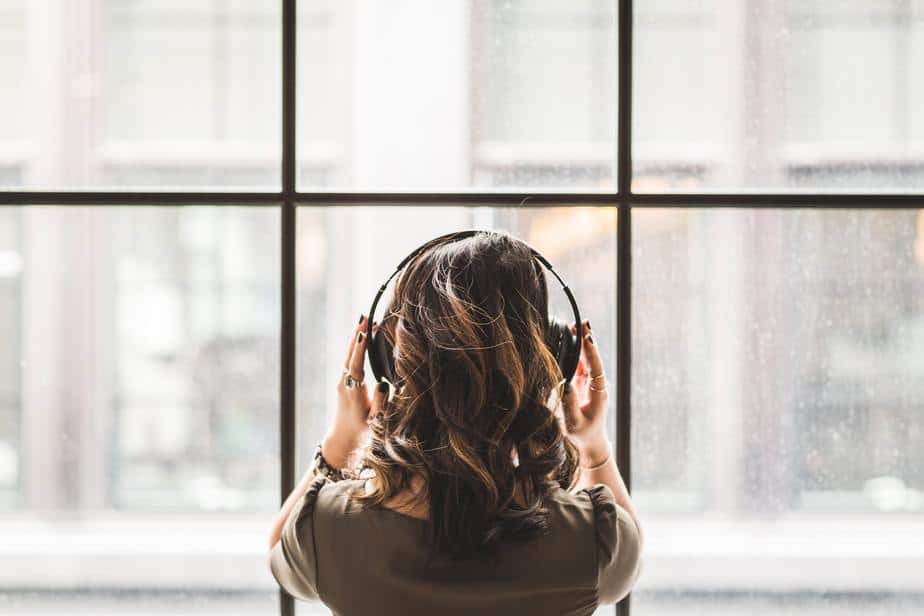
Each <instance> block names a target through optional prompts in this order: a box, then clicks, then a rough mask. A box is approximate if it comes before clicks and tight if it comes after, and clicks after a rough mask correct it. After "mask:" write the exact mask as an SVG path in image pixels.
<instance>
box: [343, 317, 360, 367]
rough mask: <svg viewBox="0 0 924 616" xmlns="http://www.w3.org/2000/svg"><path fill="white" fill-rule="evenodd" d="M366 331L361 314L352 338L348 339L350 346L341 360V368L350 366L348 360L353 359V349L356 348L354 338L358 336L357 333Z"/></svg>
mask: <svg viewBox="0 0 924 616" xmlns="http://www.w3.org/2000/svg"><path fill="white" fill-rule="evenodd" d="M364 329H366V315H364V314H362V315H360V316H359V323H358V324H357V325H356V327H355V328H354V329H353V337H352V338H350V345H349V347H348V348H347V355H346V358H344V360H343V367H344V368H346V367H347V366H349V365H350V360H351V359H352V357H353V347H355V346H356V338H357V336H359V332H361V331H362V330H364Z"/></svg>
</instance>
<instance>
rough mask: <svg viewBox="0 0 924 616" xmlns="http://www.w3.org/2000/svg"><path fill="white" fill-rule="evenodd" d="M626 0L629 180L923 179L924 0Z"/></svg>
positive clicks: (826, 185)
mask: <svg viewBox="0 0 924 616" xmlns="http://www.w3.org/2000/svg"><path fill="white" fill-rule="evenodd" d="M635 9H636V17H635V38H634V40H635V44H636V47H635V71H634V73H633V76H634V79H635V83H634V88H635V89H634V94H635V105H634V108H633V109H634V118H633V120H634V130H633V138H634V140H635V143H634V146H633V167H634V175H633V188H634V189H635V190H636V191H638V192H657V191H688V192H695V191H698V190H730V189H743V190H807V191H829V190H833V191H838V190H846V191H857V190H882V191H889V190H894V189H904V190H914V191H920V190H922V189H924V87H922V84H921V79H919V78H917V77H918V76H919V75H921V74H922V72H924V0H906V1H901V2H857V1H853V0H834V1H831V0H824V1H822V0H811V1H806V0H786V1H780V2H756V1H755V2H738V1H737V0H722V1H720V2H704V1H703V0H693V1H690V0H684V1H680V0H648V1H646V2H638V3H636V4H635Z"/></svg>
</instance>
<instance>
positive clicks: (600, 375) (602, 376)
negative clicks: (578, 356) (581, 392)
mask: <svg viewBox="0 0 924 616" xmlns="http://www.w3.org/2000/svg"><path fill="white" fill-rule="evenodd" d="M588 376H590V375H588ZM604 378H606V374H598V375H597V376H591V377H590V380H591V381H593V380H594V379H604Z"/></svg>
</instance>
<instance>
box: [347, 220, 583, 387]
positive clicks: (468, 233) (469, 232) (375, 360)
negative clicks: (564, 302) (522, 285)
mask: <svg viewBox="0 0 924 616" xmlns="http://www.w3.org/2000/svg"><path fill="white" fill-rule="evenodd" d="M478 233H491V231H489V230H486V229H466V230H463V231H453V232H450V233H445V234H443V235H440V236H437V237H435V238H433V239H431V240H428V241H426V242H424V243H423V244H421V245H420V246H418V247H417V248H415V249H414V250H412V251H411V253H410V254H408V255H407V256H406V257H404V259H402V260H401V263H399V264H398V267H396V268H395V271H394V272H392V273H391V275H390V276H389V277H388V278H387V279H386V280H385V282H384V283H382V286H380V287H379V290H378V292H377V293H376V294H375V299H373V300H372V306H371V307H370V308H369V313H368V316H367V317H366V333H365V336H366V341H367V344H366V350H367V351H368V353H369V364H370V365H371V366H372V373H373V375H374V376H375V379H376V381H382V380H385V379H383V378H382V375H383V374H385V371H384V369H383V368H382V359H381V358H380V357H379V356H378V352H377V349H375V347H374V345H372V344H368V342H369V341H370V340H372V321H373V316H374V315H375V308H376V306H377V305H378V303H379V298H381V297H382V294H383V293H384V292H385V288H386V287H387V286H388V283H389V282H391V279H392V278H394V277H395V276H396V275H397V274H398V272H400V271H401V270H402V269H404V267H405V266H406V265H407V264H408V263H409V262H410V261H411V260H412V259H414V257H416V256H417V255H419V254H420V253H421V252H422V251H423V250H425V249H426V248H428V247H430V246H433V245H435V244H439V243H442V242H444V241H446V240H457V239H465V238H467V237H472V236H474V235H476V234H478ZM514 239H516V240H517V241H518V242H520V243H521V244H523V245H524V246H526V247H527V248H529V250H530V252H531V253H532V256H533V258H535V259H536V260H538V261H539V262H540V263H541V264H542V265H543V266H544V267H545V268H546V269H547V270H548V271H549V272H551V273H552V275H553V276H555V278H556V279H557V280H558V283H559V284H560V285H561V288H562V291H564V292H565V295H566V296H567V297H568V301H569V303H570V304H571V310H572V312H574V322H575V323H576V324H577V325H576V327H577V332H576V336H577V341H578V348H580V345H581V344H582V341H583V324H582V322H581V313H580V311H579V310H578V305H577V302H576V301H575V300H574V295H573V294H572V293H571V289H570V288H568V285H566V284H565V281H564V280H562V279H561V276H559V275H558V272H556V271H555V269H554V268H553V267H552V264H551V263H549V261H548V259H546V258H545V257H544V256H542V254H540V253H539V251H538V250H536V249H535V248H533V247H532V246H530V245H529V244H527V243H526V242H524V241H523V240H521V239H519V238H514ZM579 359H580V354H579V353H577V354H575V355H574V357H572V358H570V361H569V362H568V364H567V365H566V366H563V367H562V374H563V376H564V380H565V382H568V381H570V380H571V377H572V376H574V372H575V370H577V365H578V360H579ZM392 385H393V384H392Z"/></svg>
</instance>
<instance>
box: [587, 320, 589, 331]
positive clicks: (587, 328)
mask: <svg viewBox="0 0 924 616" xmlns="http://www.w3.org/2000/svg"><path fill="white" fill-rule="evenodd" d="M587 329H590V321H587Z"/></svg>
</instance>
